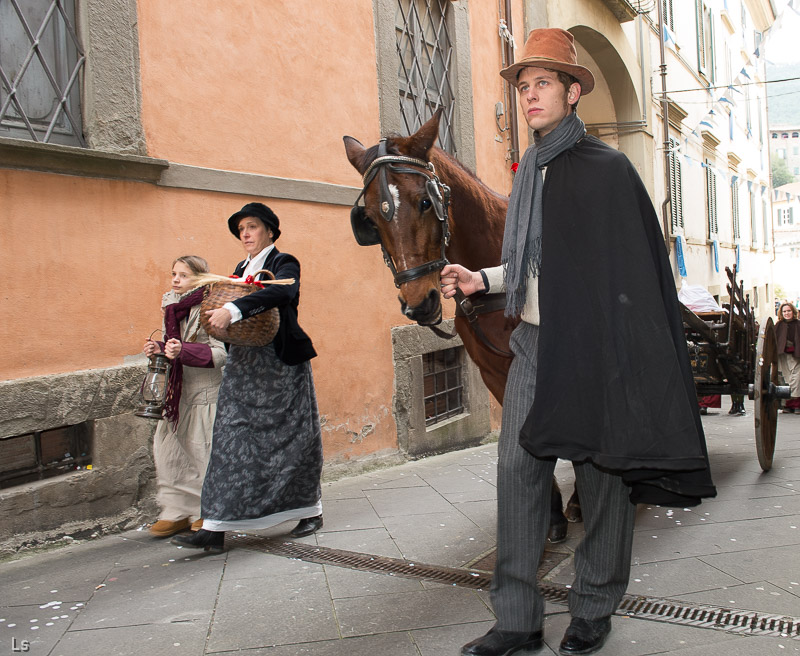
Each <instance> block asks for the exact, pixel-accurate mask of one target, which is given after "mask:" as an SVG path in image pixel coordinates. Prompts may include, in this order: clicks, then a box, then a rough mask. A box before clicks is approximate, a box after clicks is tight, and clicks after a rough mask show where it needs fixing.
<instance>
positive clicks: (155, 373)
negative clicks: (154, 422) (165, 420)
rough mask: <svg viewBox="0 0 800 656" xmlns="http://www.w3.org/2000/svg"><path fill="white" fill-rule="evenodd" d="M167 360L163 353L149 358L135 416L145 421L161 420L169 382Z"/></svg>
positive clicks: (168, 363)
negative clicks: (140, 402)
mask: <svg viewBox="0 0 800 656" xmlns="http://www.w3.org/2000/svg"><path fill="white" fill-rule="evenodd" d="M169 367H170V362H169V358H167V356H166V355H164V354H163V353H154V354H153V355H151V356H150V362H149V364H148V365H147V373H146V374H145V376H144V380H143V381H142V387H141V389H140V390H139V396H140V398H141V400H142V405H140V406H139V407H138V408H137V409H136V412H134V413H133V414H135V415H136V416H137V417H144V418H145V419H161V418H162V412H163V411H164V402H165V401H166V398H167V381H168V380H169Z"/></svg>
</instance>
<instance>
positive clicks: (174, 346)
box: [164, 338, 183, 360]
mask: <svg viewBox="0 0 800 656" xmlns="http://www.w3.org/2000/svg"><path fill="white" fill-rule="evenodd" d="M182 348H183V344H181V341H180V340H179V339H175V338H172V339H171V340H169V341H168V342H167V343H166V344H165V345H164V355H166V356H167V357H168V358H169V359H170V360H174V359H175V358H177V357H178V356H179V355H180V353H181V349H182Z"/></svg>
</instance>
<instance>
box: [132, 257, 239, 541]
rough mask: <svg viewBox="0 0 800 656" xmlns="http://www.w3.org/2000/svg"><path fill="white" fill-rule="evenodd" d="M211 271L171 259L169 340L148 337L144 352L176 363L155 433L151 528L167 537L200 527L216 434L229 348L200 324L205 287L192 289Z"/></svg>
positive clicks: (197, 262)
mask: <svg viewBox="0 0 800 656" xmlns="http://www.w3.org/2000/svg"><path fill="white" fill-rule="evenodd" d="M207 272H208V264H207V263H206V261H205V260H204V259H203V258H202V257H198V256H196V255H183V256H181V257H179V258H177V259H176V260H175V261H174V262H173V263H172V289H170V290H169V291H168V292H166V293H165V294H164V297H163V298H162V300H161V309H162V312H163V313H164V336H165V340H166V342H156V341H153V340H147V342H145V345H144V354H145V355H146V356H148V357H150V356H151V355H153V354H154V353H159V352H160V353H164V354H165V355H166V356H167V358H169V360H170V363H171V367H170V373H169V382H168V385H167V397H166V404H165V408H164V414H165V416H164V419H162V420H161V421H159V422H158V426H157V427H156V432H155V435H154V436H153V460H154V461H155V465H156V482H157V485H158V492H157V494H156V500H157V501H158V505H159V506H160V507H161V512H160V514H159V519H158V521H157V522H156V523H155V524H153V525H152V526H151V527H150V533H151V534H152V535H153V536H155V537H158V538H166V537H169V536H171V535H174V534H175V533H178V532H180V531H183V530H185V529H187V528H189V527H190V522H191V520H192V519H194V520H195V521H194V523H192V524H191V528H192V530H197V529H198V528H199V527H200V526H201V525H202V522H203V520H202V519H201V518H200V491H201V489H202V487H203V476H205V473H206V467H207V466H208V455H209V453H210V452H211V433H212V430H213V427H214V418H215V416H216V414H217V389H218V388H219V384H220V381H221V380H222V366H223V364H224V363H225V347H224V345H223V344H222V342H220V341H219V340H216V339H214V338H213V337H211V336H210V335H208V333H206V331H205V330H203V328H202V326H201V325H200V302H201V301H202V300H203V289H202V288H201V289H192V288H191V283H190V281H191V279H192V277H193V276H195V275H199V274H201V273H207Z"/></svg>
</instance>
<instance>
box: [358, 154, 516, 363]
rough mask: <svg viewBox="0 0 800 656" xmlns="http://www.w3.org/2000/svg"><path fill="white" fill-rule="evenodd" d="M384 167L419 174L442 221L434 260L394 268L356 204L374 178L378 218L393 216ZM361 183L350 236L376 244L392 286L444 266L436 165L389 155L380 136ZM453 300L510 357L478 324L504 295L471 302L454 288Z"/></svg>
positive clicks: (446, 239)
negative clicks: (398, 268) (402, 269)
mask: <svg viewBox="0 0 800 656" xmlns="http://www.w3.org/2000/svg"><path fill="white" fill-rule="evenodd" d="M410 167H415V168H410ZM387 168H388V169H389V170H390V171H391V172H393V173H408V174H412V175H421V176H422V177H424V178H425V179H426V182H425V190H426V191H427V192H428V198H429V200H430V201H431V206H432V207H433V211H434V213H435V214H436V218H437V219H438V220H439V222H440V223H441V224H442V240H441V257H440V258H439V259H438V260H431V261H430V262H425V263H424V264H420V265H419V266H415V267H413V268H411V269H406V270H404V271H397V268H396V267H395V265H394V262H393V261H392V258H391V256H390V255H389V253H388V252H387V250H386V247H385V246H384V245H383V241H382V240H381V239H380V235H379V234H378V231H377V228H376V227H375V225H374V224H373V223H372V222H371V221H370V219H369V218H368V217H367V216H366V212H365V209H364V206H362V205H359V204H358V202H359V201H360V200H361V199H362V198H363V197H364V195H365V194H366V193H367V188H368V187H369V185H370V184H371V183H372V181H373V180H374V179H375V178H376V177H377V178H378V184H379V192H380V202H379V205H378V210H379V212H380V215H381V218H382V219H384V220H385V221H386V222H389V221H391V220H392V219H393V218H394V215H395V212H396V210H397V208H396V206H395V203H394V197H393V196H392V192H391V190H390V189H389V182H388V180H387V176H386V169H387ZM362 182H363V187H362V189H361V193H360V194H359V195H358V197H357V198H356V200H355V203H353V208H352V209H351V210H350V223H351V227H352V228H353V235H354V236H355V238H356V241H357V242H358V243H359V244H360V245H361V246H372V245H378V244H380V247H381V251H382V252H383V261H384V262H385V263H386V266H387V267H389V270H390V271H391V272H392V276H393V277H394V285H395V287H397V288H399V287H400V285H403V284H405V283H407V282H411V281H412V280H416V279H417V278H422V277H423V276H427V275H428V274H429V273H433V272H434V271H441V270H442V269H443V268H444V267H445V266H446V265H448V264H450V262H449V261H448V260H447V256H446V255H445V250H446V248H447V246H448V245H449V244H450V226H449V223H448V210H449V207H450V187H448V186H447V185H446V184H444V183H443V182H442V181H441V180H440V179H439V176H438V175H436V167H435V166H434V165H433V162H427V161H425V160H423V159H418V158H416V157H408V156H406V155H389V154H388V153H387V149H386V138H383V139H381V140H380V143H379V144H378V157H376V158H375V159H374V160H373V161H372V163H370V165H369V166H368V167H367V169H366V171H364V175H363V176H362ZM454 300H455V301H456V303H457V306H456V308H457V309H456V315H457V316H463V317H465V318H466V319H467V321H468V322H469V325H470V327H471V328H472V331H473V332H474V333H475V335H476V336H477V337H478V339H479V340H480V341H481V342H482V343H483V344H484V346H486V348H488V349H489V350H490V351H491V352H492V353H494V354H495V355H499V356H502V357H505V358H512V357H514V355H513V354H512V353H509V352H508V351H505V350H503V349H500V348H498V347H497V346H495V345H494V344H492V342H491V341H490V340H489V338H488V337H487V336H486V334H485V333H484V332H483V329H482V328H481V327H480V325H479V324H478V315H479V314H484V313H487V312H496V311H498V310H502V309H503V308H504V307H505V294H486V295H484V296H481V297H480V298H476V301H475V302H474V303H473V301H472V300H470V298H469V297H467V296H465V295H464V293H463V292H461V290H456V295H455V299H454ZM428 327H429V328H430V329H431V330H433V331H434V333H436V334H437V335H439V336H440V337H444V338H445V339H452V338H453V337H455V335H456V334H455V333H454V334H452V335H451V334H450V333H446V332H444V331H443V330H441V329H440V328H437V327H436V326H428Z"/></svg>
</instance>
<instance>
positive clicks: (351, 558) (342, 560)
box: [232, 535, 492, 590]
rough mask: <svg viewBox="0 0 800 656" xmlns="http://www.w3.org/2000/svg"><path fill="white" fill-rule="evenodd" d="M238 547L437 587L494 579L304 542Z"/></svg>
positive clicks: (242, 540) (247, 540)
mask: <svg viewBox="0 0 800 656" xmlns="http://www.w3.org/2000/svg"><path fill="white" fill-rule="evenodd" d="M232 545H235V546H237V547H244V548H245V549H254V550H256V551H264V552H266V553H270V554H273V555H276V556H286V557H287V558H297V559H299V560H305V561H308V562H311V563H319V564H320V565H336V566H338V567H348V568H350V569H357V570H361V571H364V572H382V573H384V574H390V575H391V574H394V575H396V576H404V577H406V578H412V579H425V580H429V581H436V582H438V583H448V584H451V585H457V586H459V587H462V588H475V589H478V590H480V589H485V590H488V589H489V584H490V583H491V580H492V577H491V576H490V575H487V574H483V573H481V572H474V571H471V570H466V569H455V568H452V567H438V566H435V565H422V564H417V563H412V562H409V561H407V560H401V559H399V558H387V557H386V556H373V555H370V554H363V553H358V552H355V551H344V550H341V549H329V548H327V547H317V546H315V545H313V544H303V543H301V542H287V541H284V540H275V539H271V538H262V537H258V536H254V535H247V536H236V541H235V542H233V543H232Z"/></svg>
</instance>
